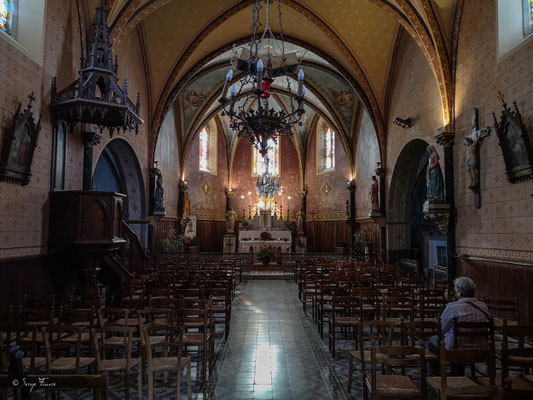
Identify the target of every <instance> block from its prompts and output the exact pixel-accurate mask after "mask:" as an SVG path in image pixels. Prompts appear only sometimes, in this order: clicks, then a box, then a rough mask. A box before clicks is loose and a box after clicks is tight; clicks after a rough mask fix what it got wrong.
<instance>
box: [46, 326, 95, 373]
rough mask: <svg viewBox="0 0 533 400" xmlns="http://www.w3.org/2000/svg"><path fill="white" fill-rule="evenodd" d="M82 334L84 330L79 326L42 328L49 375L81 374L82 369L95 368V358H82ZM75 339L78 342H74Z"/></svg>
mask: <svg viewBox="0 0 533 400" xmlns="http://www.w3.org/2000/svg"><path fill="white" fill-rule="evenodd" d="M91 332H92V331H91ZM82 333H84V332H83V328H81V327H79V326H68V325H53V326H50V327H48V328H46V327H43V328H42V335H43V339H44V348H45V353H46V369H47V373H49V374H54V373H65V372H68V373H79V372H80V370H82V369H85V368H87V369H91V367H94V366H95V362H96V358H95V357H84V356H82V340H81V339H82ZM73 337H75V338H76V340H72V338H73ZM66 338H67V339H68V340H65V339H66ZM72 352H73V353H74V356H72V355H71V354H72Z"/></svg>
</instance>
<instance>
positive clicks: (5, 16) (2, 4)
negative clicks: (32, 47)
mask: <svg viewBox="0 0 533 400" xmlns="http://www.w3.org/2000/svg"><path fill="white" fill-rule="evenodd" d="M14 15H15V2H14V1H13V0H0V30H2V31H4V32H6V33H7V34H9V35H12V34H13V25H14V24H13V17H14Z"/></svg>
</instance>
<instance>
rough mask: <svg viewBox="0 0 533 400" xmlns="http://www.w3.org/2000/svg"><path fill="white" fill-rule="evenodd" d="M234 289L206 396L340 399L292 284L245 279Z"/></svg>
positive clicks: (220, 398)
mask: <svg viewBox="0 0 533 400" xmlns="http://www.w3.org/2000/svg"><path fill="white" fill-rule="evenodd" d="M239 291H240V295H239V296H238V298H237V299H236V301H235V302H234V304H233V313H232V327H231V329H232V331H231V334H230V337H229V339H228V342H227V344H226V345H225V346H224V347H223V350H222V352H223V353H222V354H220V359H219V360H217V367H216V377H215V379H214V380H213V381H212V382H211V384H210V387H209V389H208V393H206V394H207V397H208V398H215V399H217V400H225V399H283V400H290V399H298V400H299V399H345V398H346V394H345V392H344V390H343V389H342V388H341V387H340V384H339V379H338V377H337V375H336V374H335V371H334V369H333V367H332V364H331V362H330V361H331V360H330V359H329V356H328V354H327V353H326V352H325V351H324V349H323V347H322V345H321V343H320V339H319V337H318V335H317V334H316V329H315V327H314V325H313V324H312V323H311V321H309V319H308V318H307V317H306V316H305V314H303V311H302V308H301V306H300V303H299V301H298V297H297V291H296V285H294V284H293V283H292V282H291V281H287V280H277V281H276V280H250V281H244V282H243V283H242V284H241V285H240V286H239Z"/></svg>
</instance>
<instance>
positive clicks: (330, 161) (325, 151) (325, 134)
mask: <svg viewBox="0 0 533 400" xmlns="http://www.w3.org/2000/svg"><path fill="white" fill-rule="evenodd" d="M316 138H317V144H316V147H317V172H318V173H319V174H321V173H325V172H330V171H334V170H335V131H334V130H333V129H331V127H329V126H327V125H325V124H323V125H322V126H321V128H319V131H318V134H317V135H316Z"/></svg>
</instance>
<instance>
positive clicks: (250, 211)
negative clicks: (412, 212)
mask: <svg viewBox="0 0 533 400" xmlns="http://www.w3.org/2000/svg"><path fill="white" fill-rule="evenodd" d="M248 219H252V206H250V205H248Z"/></svg>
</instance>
